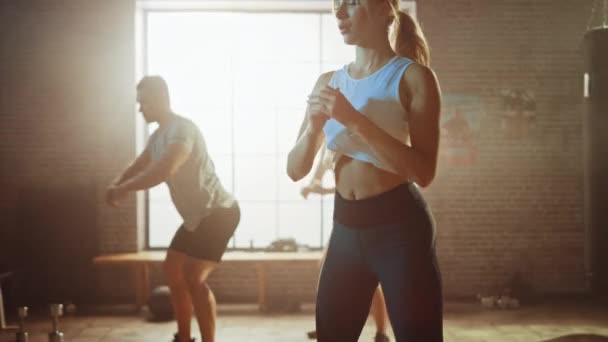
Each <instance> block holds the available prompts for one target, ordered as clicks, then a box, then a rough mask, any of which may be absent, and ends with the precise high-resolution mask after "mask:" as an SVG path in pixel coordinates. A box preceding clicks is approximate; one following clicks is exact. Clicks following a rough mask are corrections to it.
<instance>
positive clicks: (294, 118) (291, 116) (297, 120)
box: [277, 104, 306, 170]
mask: <svg viewBox="0 0 608 342" xmlns="http://www.w3.org/2000/svg"><path fill="white" fill-rule="evenodd" d="M277 111H278V112H277V114H278V115H277V125H278V129H277V134H278V137H277V140H278V146H279V150H278V153H279V154H282V155H285V158H283V159H282V162H283V163H287V159H286V158H287V154H288V153H289V151H291V149H292V148H293V147H294V145H295V143H296V140H297V138H298V133H299V131H300V126H301V125H302V121H303V120H304V118H305V115H306V106H305V105H304V104H303V105H301V106H299V107H293V108H278V109H277ZM283 170H285V168H283Z"/></svg>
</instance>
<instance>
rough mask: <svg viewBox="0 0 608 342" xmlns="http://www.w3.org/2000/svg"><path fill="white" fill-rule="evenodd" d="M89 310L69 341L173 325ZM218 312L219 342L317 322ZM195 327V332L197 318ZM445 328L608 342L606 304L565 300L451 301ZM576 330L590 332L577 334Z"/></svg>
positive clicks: (479, 335) (161, 332)
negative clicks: (495, 305)
mask: <svg viewBox="0 0 608 342" xmlns="http://www.w3.org/2000/svg"><path fill="white" fill-rule="evenodd" d="M87 311H88V313H87V314H83V313H77V314H76V315H74V316H68V317H64V318H63V319H62V321H61V322H60V327H61V330H62V331H63V332H64V334H65V342H72V341H73V342H77V341H81V342H98V341H104V342H106V341H107V342H121V341H124V342H129V341H132V342H134V341H138V342H139V341H141V342H144V341H170V340H171V336H172V334H173V332H174V330H175V323H174V322H163V323H154V322H149V321H147V320H146V319H145V317H146V313H145V312H143V313H141V314H132V313H130V312H131V311H129V310H127V309H126V308H119V307H112V308H107V307H106V308H94V309H93V310H91V309H89V310H87ZM219 316H220V319H219V321H218V325H217V329H218V332H217V340H218V341H219V342H227V341H234V342H237V341H238V342H245V341H264V342H271V341H276V342H279V341H280V342H286V341H294V342H297V341H307V339H306V336H305V333H306V331H308V330H311V329H313V327H314V316H313V308H312V307H309V306H305V307H304V308H303V310H302V312H299V313H296V314H283V313H281V314H261V313H258V312H257V311H256V307H255V306H234V305H221V306H220V308H219ZM11 323H14V319H12V320H11ZM28 327H29V331H30V342H47V341H48V338H47V333H48V331H50V330H51V323H50V321H49V320H48V319H46V318H44V317H43V316H42V313H35V314H34V317H31V318H30V319H29V320H28ZM192 327H193V331H197V330H196V329H197V326H196V323H195V322H194V321H193V323H192ZM444 328H445V334H444V336H445V341H463V342H476V341H498V342H501V341H522V342H532V341H546V340H552V341H553V339H555V341H579V342H582V341H590V342H595V341H597V342H600V341H608V306H606V305H598V304H594V303H581V302H576V303H575V302H561V303H552V304H543V305H537V306H533V307H523V308H520V309H517V310H507V311H504V310H493V309H483V308H481V307H479V306H478V305H477V304H475V303H447V304H446V310H445V324H444ZM374 333H375V331H374V325H373V322H372V321H371V320H368V322H367V325H366V327H365V329H364V331H363V334H362V336H361V339H360V341H370V342H371V341H373V335H374ZM576 334H586V335H587V336H586V337H585V336H578V337H577V336H573V335H576ZM196 336H198V333H197V334H196ZM601 336H605V337H601ZM391 340H392V341H394V338H391ZM0 341H14V337H13V334H2V336H1V337H0ZM197 341H199V342H200V338H198V337H197ZM337 342H339V341H337Z"/></svg>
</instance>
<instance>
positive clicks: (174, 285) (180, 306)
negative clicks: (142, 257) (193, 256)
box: [164, 249, 192, 342]
mask: <svg viewBox="0 0 608 342" xmlns="http://www.w3.org/2000/svg"><path fill="white" fill-rule="evenodd" d="M187 259H188V257H187V256H186V255H185V254H183V253H181V252H178V251H175V250H172V249H169V250H168V251H167V257H166V259H165V264H164V268H165V275H166V277H167V281H168V283H169V289H170V290H171V302H172V304H173V311H174V312H175V318H176V320H177V333H178V340H179V342H190V324H191V321H192V299H191V297H190V293H189V289H188V283H187V282H186V278H185V276H184V266H185V264H186V260H187Z"/></svg>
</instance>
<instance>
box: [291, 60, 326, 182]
mask: <svg viewBox="0 0 608 342" xmlns="http://www.w3.org/2000/svg"><path fill="white" fill-rule="evenodd" d="M332 75H333V72H328V73H325V74H322V75H321V76H319V79H318V80H317V83H316V84H315V87H314V89H313V91H312V93H313V94H316V93H318V92H320V91H321V89H323V87H325V86H326V85H327V84H328V83H329V80H330V79H331V77H332ZM327 119H329V117H328V116H327V115H325V114H323V113H320V112H319V111H317V110H315V108H314V107H311V106H310V105H309V106H307V108H306V115H305V117H304V120H303V121H302V125H300V132H299V133H298V139H297V141H296V145H295V146H294V147H293V148H292V149H291V151H290V152H289V156H288V157H287V175H288V176H289V178H291V179H292V180H293V181H294V182H297V181H299V180H300V179H302V178H304V177H306V175H307V174H308V173H309V172H310V170H311V168H312V165H313V163H314V160H315V155H316V154H317V152H318V151H319V148H320V147H321V144H322V143H323V125H325V121H327Z"/></svg>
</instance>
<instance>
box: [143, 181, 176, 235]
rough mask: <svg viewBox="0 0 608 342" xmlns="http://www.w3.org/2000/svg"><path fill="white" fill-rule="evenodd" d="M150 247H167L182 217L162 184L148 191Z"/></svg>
mask: <svg viewBox="0 0 608 342" xmlns="http://www.w3.org/2000/svg"><path fill="white" fill-rule="evenodd" d="M148 199H149V201H148V210H149V215H150V217H149V227H148V228H149V232H150V234H149V243H150V247H167V246H169V243H170V242H171V239H172V238H173V235H174V234H175V231H176V230H177V228H178V227H179V226H180V225H181V224H182V219H181V217H180V216H179V213H178V212H177V210H175V207H174V206H173V203H171V197H170V195H169V189H168V188H167V186H165V185H164V184H162V185H160V186H156V187H154V188H152V189H150V190H149V191H148Z"/></svg>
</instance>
